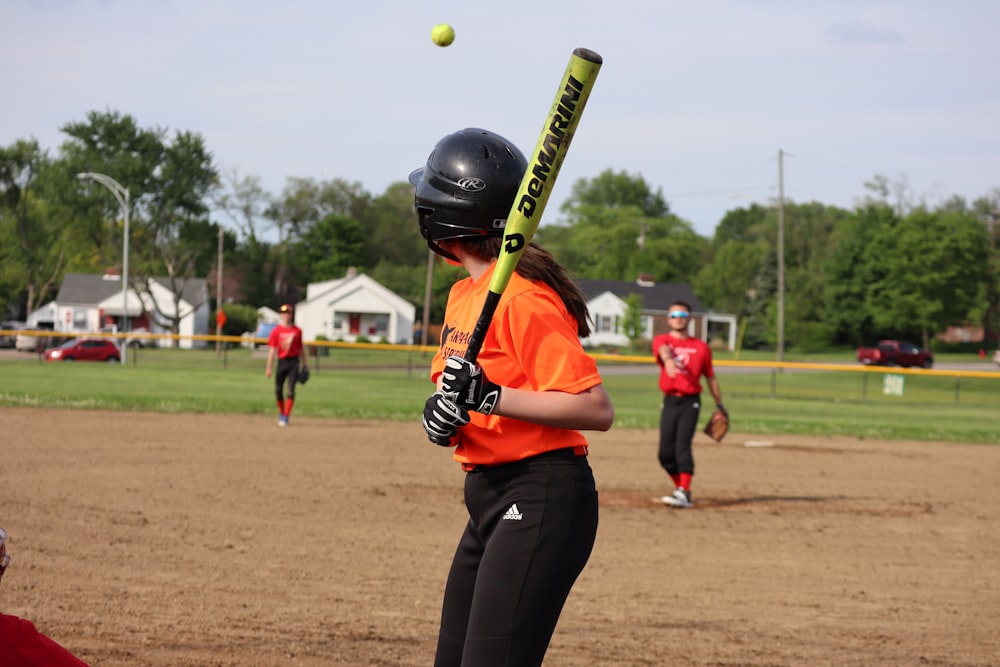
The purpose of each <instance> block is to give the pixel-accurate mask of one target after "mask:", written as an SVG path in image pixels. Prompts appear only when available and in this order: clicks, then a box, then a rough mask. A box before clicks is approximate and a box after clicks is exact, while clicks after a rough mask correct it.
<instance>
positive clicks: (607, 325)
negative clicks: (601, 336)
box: [597, 315, 619, 333]
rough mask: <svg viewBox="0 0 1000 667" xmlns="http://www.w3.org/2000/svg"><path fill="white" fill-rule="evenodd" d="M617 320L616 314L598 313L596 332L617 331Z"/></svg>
mask: <svg viewBox="0 0 1000 667" xmlns="http://www.w3.org/2000/svg"><path fill="white" fill-rule="evenodd" d="M618 328H619V321H618V316H617V315H598V316H597V332H598V333H618Z"/></svg>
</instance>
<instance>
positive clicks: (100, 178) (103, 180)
mask: <svg viewBox="0 0 1000 667" xmlns="http://www.w3.org/2000/svg"><path fill="white" fill-rule="evenodd" d="M76 177H77V178H79V179H80V180H87V179H90V180H94V181H97V182H98V183H100V184H101V185H103V186H104V187H106V188H107V189H109V190H111V192H112V193H113V194H114V195H115V199H117V200H118V204H119V205H121V207H122V215H123V216H124V218H125V241H124V250H123V251H122V252H123V253H124V257H123V258H122V329H123V331H125V332H126V333H127V332H128V236H129V234H128V215H129V208H130V207H129V192H128V188H126V187H125V186H124V185H122V184H121V183H119V182H118V181H116V180H115V179H113V178H111V177H110V176H106V175H104V174H95V173H94V172H92V171H85V172H82V173H79V174H77V175H76ZM127 350H128V336H127V335H126V336H125V338H123V339H122V366H124V365H125V363H126V361H127V359H126V351H127Z"/></svg>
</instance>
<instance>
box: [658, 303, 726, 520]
mask: <svg viewBox="0 0 1000 667" xmlns="http://www.w3.org/2000/svg"><path fill="white" fill-rule="evenodd" d="M667 314H668V315H669V319H668V320H667V322H668V325H669V326H670V332H669V333H665V334H660V335H658V336H656V337H654V338H653V356H654V357H655V358H656V363H657V364H659V365H660V391H662V392H663V407H662V410H661V412H660V450H659V459H660V465H661V466H662V467H663V469H664V470H666V471H667V474H668V475H670V479H671V480H672V481H673V483H674V490H673V492H672V493H671V494H670V495H666V496H663V498H661V500H662V501H663V503H664V504H665V505H668V506H670V507H676V508H681V509H683V508H687V507H691V506H692V501H691V478H692V477H693V476H694V455H693V454H692V452H691V440H692V439H693V438H694V433H695V429H697V427H698V416H699V414H700V413H701V377H702V376H705V379H706V381H707V383H708V390H709V391H710V392H711V393H712V398H714V399H715V402H716V403H717V404H718V406H719V409H720V410H722V411H725V408H724V407H723V406H722V391H721V389H719V381H718V380H717V379H716V378H715V371H714V370H713V368H712V350H711V348H709V347H708V345H707V344H706V343H705V342H704V341H702V340H701V339H699V338H696V337H694V336H691V335H690V332H689V331H688V329H689V327H690V325H691V306H690V305H689V304H688V303H686V302H684V301H676V302H674V303H672V304H671V305H670V308H669V309H668V310H667Z"/></svg>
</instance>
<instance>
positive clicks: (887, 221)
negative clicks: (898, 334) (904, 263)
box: [823, 204, 899, 346]
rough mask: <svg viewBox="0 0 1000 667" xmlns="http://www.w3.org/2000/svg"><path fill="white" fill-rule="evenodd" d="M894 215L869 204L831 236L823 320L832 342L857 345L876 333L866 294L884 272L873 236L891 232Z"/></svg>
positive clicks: (885, 207)
mask: <svg viewBox="0 0 1000 667" xmlns="http://www.w3.org/2000/svg"><path fill="white" fill-rule="evenodd" d="M898 222H899V221H898V218H897V217H896V215H895V213H893V211H892V209H891V208H890V207H889V206H888V205H886V204H869V205H867V206H865V207H864V208H862V209H859V210H857V211H855V212H854V213H853V214H852V215H850V216H849V217H848V218H847V219H846V220H844V221H843V222H842V223H841V224H840V225H838V227H837V229H836V231H835V233H834V235H833V237H832V245H833V252H832V253H831V255H830V257H829V259H828V260H827V262H826V263H825V273H826V288H825V289H824V291H823V300H824V306H825V307H824V311H823V312H824V321H825V322H826V325H827V326H828V327H829V329H830V331H831V332H832V337H833V340H834V342H837V343H846V344H849V345H853V346H857V345H861V344H864V343H865V342H868V341H871V340H872V339H873V338H874V337H876V336H877V335H878V330H877V325H876V323H875V320H874V317H873V315H872V313H871V312H870V310H869V305H868V304H869V294H870V292H871V291H872V290H873V289H881V285H882V284H883V283H884V281H885V280H886V276H887V271H886V270H885V267H884V266H883V264H882V263H881V261H880V256H881V254H882V251H881V250H880V249H879V248H878V246H877V245H876V244H877V241H876V239H879V238H883V237H885V236H888V235H889V234H891V231H883V230H892V229H894V228H895V227H896V226H897V225H898Z"/></svg>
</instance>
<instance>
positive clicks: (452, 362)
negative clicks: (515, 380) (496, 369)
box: [441, 357, 500, 415]
mask: <svg viewBox="0 0 1000 667" xmlns="http://www.w3.org/2000/svg"><path fill="white" fill-rule="evenodd" d="M441 378H442V380H441V391H442V393H444V395H445V396H447V397H448V398H450V399H451V400H452V401H454V403H455V405H457V406H458V407H460V408H465V409H466V410H472V411H473V412H481V413H483V414H484V415H488V414H491V413H492V412H493V409H494V408H496V406H497V403H499V402H500V385H498V384H496V383H494V382H490V379H489V378H488V377H486V373H484V372H483V369H482V368H481V367H480V366H479V365H478V364H474V363H472V362H471V361H468V360H466V359H463V358H462V357H448V360H447V361H446V362H445V364H444V373H442V374H441Z"/></svg>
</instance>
